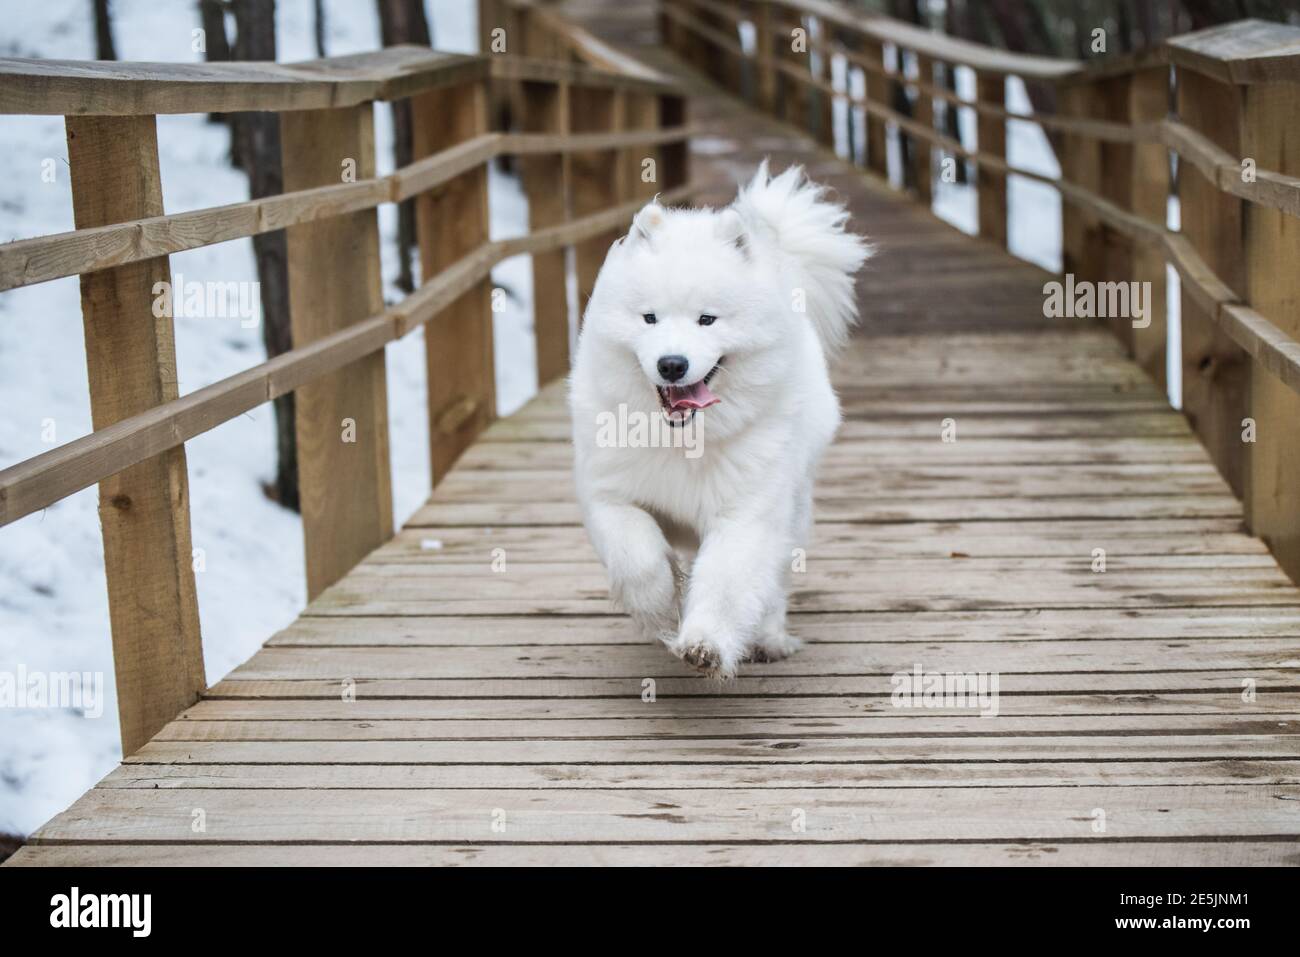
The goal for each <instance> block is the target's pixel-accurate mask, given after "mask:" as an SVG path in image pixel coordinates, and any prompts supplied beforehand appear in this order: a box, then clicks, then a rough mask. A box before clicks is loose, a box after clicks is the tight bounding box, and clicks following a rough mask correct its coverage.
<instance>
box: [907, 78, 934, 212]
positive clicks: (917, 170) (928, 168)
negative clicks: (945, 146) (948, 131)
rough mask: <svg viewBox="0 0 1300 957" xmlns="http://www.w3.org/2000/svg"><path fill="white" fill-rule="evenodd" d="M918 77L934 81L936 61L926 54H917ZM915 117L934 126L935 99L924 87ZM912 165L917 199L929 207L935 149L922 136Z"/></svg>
mask: <svg viewBox="0 0 1300 957" xmlns="http://www.w3.org/2000/svg"><path fill="white" fill-rule="evenodd" d="M916 73H917V78H918V79H919V80H920V81H921V82H922V83H923V84H924V85H925V86H927V87H928V86H930V85H932V84H933V83H934V61H933V60H931V59H930V58H929V57H927V56H925V55H924V54H921V53H918V54H917V55H916ZM912 110H913V113H914V117H913V118H914V119H915V120H916V122H917V123H918V124H919V125H920V126H924V127H928V128H930V129H933V128H934V100H933V99H931V98H930V97H929V95H928V94H926V92H925V90H924V89H918V90H917V95H916V101H915V102H914V103H913V105H912ZM912 150H913V153H912V165H913V173H914V176H915V180H916V200H917V202H919V203H921V204H922V205H923V206H925V207H927V208H928V207H929V205H930V203H931V201H932V199H933V197H934V186H933V181H934V149H933V147H931V145H930V144H929V143H928V142H925V141H923V140H921V139H920V138H914V139H913V140H912Z"/></svg>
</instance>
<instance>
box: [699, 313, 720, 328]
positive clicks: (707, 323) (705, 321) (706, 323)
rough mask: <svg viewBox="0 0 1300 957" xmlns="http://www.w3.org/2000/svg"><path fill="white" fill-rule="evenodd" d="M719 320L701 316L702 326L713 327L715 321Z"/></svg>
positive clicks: (715, 317)
mask: <svg viewBox="0 0 1300 957" xmlns="http://www.w3.org/2000/svg"><path fill="white" fill-rule="evenodd" d="M717 318H718V317H717V316H710V315H703V316H700V325H702V326H711V325H713V320H715V319H717Z"/></svg>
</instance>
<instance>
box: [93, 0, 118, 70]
mask: <svg viewBox="0 0 1300 957" xmlns="http://www.w3.org/2000/svg"><path fill="white" fill-rule="evenodd" d="M95 59H96V60H116V59H117V48H116V47H114V46H113V15H112V14H111V13H110V12H109V9H108V0H95Z"/></svg>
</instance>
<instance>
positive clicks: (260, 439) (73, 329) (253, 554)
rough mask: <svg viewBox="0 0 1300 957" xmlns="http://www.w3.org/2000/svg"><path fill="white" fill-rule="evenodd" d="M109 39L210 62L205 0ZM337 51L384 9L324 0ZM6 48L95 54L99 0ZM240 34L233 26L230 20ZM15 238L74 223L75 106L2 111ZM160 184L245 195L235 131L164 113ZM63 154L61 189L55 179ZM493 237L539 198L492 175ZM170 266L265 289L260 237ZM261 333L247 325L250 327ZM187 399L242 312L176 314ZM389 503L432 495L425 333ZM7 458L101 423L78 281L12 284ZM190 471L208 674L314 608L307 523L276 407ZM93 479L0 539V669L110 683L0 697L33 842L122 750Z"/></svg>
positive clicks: (5, 788)
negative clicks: (93, 410) (289, 485)
mask: <svg viewBox="0 0 1300 957" xmlns="http://www.w3.org/2000/svg"><path fill="white" fill-rule="evenodd" d="M427 8H428V11H429V13H430V16H431V20H430V25H431V27H432V30H433V34H434V40H435V45H436V46H437V47H438V48H439V49H442V50H448V51H452V52H473V51H474V50H475V49H476V46H477V40H476V36H477V24H476V19H475V18H476V13H475V9H476V3H475V0H435V2H430V3H428V4H427ZM113 12H114V35H115V39H116V42H117V53H118V56H119V57H120V58H121V59H123V60H154V61H195V60H200V59H202V53H201V52H196V51H195V50H193V49H192V45H191V44H192V31H194V30H195V29H196V28H197V27H198V26H199V21H198V14H197V5H196V4H194V3H191V2H179V0H172V2H167V3H159V2H157V0H114V4H113ZM325 12H326V28H327V30H326V49H327V50H328V52H329V54H330V55H342V54H347V53H354V52H359V51H364V50H373V49H375V48H377V47H378V46H379V25H378V20H377V16H376V14H375V7H374V4H373V3H363V2H359V0H327V2H326V4H325ZM5 14H6V31H5V35H4V38H0V55H2V56H24V57H46V58H61V59H90V58H92V57H93V56H94V37H93V27H92V24H91V21H90V17H89V4H88V3H87V2H86V0H45V2H43V3H41V4H21V5H20V4H11V5H8V6H7V7H6V11H5ZM276 26H277V34H278V43H279V59H281V60H305V59H311V58H313V57H314V56H315V48H314V40H313V19H312V3H311V0H279V2H278V3H277V24H276ZM232 32H233V27H232ZM375 121H376V123H375V126H376V136H377V139H378V144H377V161H378V165H379V172H380V173H385V172H389V171H391V169H392V167H393V157H392V147H391V143H392V123H391V114H390V111H389V108H388V107H387V106H386V105H380V106H378V107H377V108H376V116H375ZM0 141H2V142H3V143H4V144H5V149H4V151H3V152H2V153H0V215H2V217H3V218H2V219H0V242H3V241H9V240H11V239H18V238H26V237H30V236H40V235H46V234H49V233H55V232H61V231H64V230H69V229H72V228H73V222H72V202H71V194H70V192H69V185H68V167H67V159H66V158H67V150H66V147H65V143H64V131H63V121H62V119H61V118H60V117H11V116H0ZM158 141H159V153H160V164H161V170H162V180H163V194H164V197H165V200H166V208H167V210H168V211H169V212H180V211H183V210H189V209H199V208H203V207H209V206H216V205H220V204H223V203H230V202H238V201H240V200H244V199H247V198H248V185H247V180H246V178H245V177H244V176H243V174H242V173H239V172H238V171H236V170H233V169H232V168H231V167H230V163H229V161H228V153H229V136H228V133H227V131H226V128H225V127H224V126H221V125H216V124H210V123H208V122H207V121H206V118H205V117H203V116H164V117H159V120H158ZM47 159H53V160H54V170H55V181H54V182H53V183H45V182H43V181H42V177H41V172H42V163H43V161H45V160H47ZM490 190H491V203H490V205H491V210H492V222H491V229H492V234H493V237H494V238H500V237H502V236H508V235H518V234H519V233H521V232H523V231H524V230H525V228H526V222H527V203H526V200H525V199H524V196H523V194H522V191H521V190H520V188H519V185H518V183H517V181H516V180H514V179H513V178H511V177H508V176H505V175H503V174H501V173H500V172H499V171H497V170H495V169H493V170H492V171H491V173H490ZM379 221H380V231H381V243H382V253H383V274H384V280H385V297H386V299H387V300H388V301H390V302H393V301H396V300H397V299H399V298H400V297H401V293H400V292H399V291H398V290H397V289H396V288H395V286H394V285H393V281H394V279H395V277H396V275H397V258H396V254H395V239H394V237H395V234H396V209H395V207H392V206H384V207H381V208H380V211H379ZM171 267H172V272H173V276H176V275H177V274H183V275H184V276H185V277H187V279H190V280H194V279H199V280H204V279H208V280H216V281H222V282H226V281H253V280H256V278H257V277H256V266H255V262H254V259H253V252H252V241H251V240H241V241H235V242H229V243H223V244H221V245H217V246H210V247H206V248H204V249H197V250H191V251H189V252H185V253H180V254H178V255H175V256H172V257H171ZM493 281H494V283H495V284H496V285H497V286H499V287H501V288H503V289H505V290H506V292H507V296H506V298H505V308H504V309H503V310H502V311H501V312H499V313H497V314H496V315H495V316H494V329H495V333H496V356H497V391H498V404H499V407H500V410H501V412H502V413H503V414H508V413H509V412H511V411H513V410H514V409H516V408H518V407H519V406H520V405H521V404H523V402H524V401H526V400H527V398H528V397H529V396H530V395H532V394H533V393H534V392H535V391H536V387H537V384H536V376H535V372H534V358H533V357H534V347H533V342H532V304H531V276H530V272H529V269H528V260H527V258H526V257H519V258H517V259H514V260H510V261H508V262H505V263H502V264H501V266H500V267H499V268H498V269H497V270H496V271H494V274H493ZM246 325H248V326H250V327H247V328H246V327H245V326H246ZM175 328H176V350H177V369H178V377H179V380H180V391H181V392H182V393H183V394H184V393H188V392H192V391H194V390H195V389H198V388H201V387H203V386H205V385H208V384H210V383H212V382H215V381H217V380H219V379H223V378H225V377H227V376H229V375H232V374H234V373H236V372H239V371H241V370H243V369H246V368H248V367H250V366H252V365H255V364H257V363H258V362H261V361H263V360H264V359H265V352H264V349H263V347H262V342H261V331H260V329H259V328H257V327H256V326H251V324H247V323H243V324H241V322H240V320H238V319H235V318H231V319H218V318H188V319H180V318H178V319H177V320H176V321H175ZM387 366H388V390H389V418H390V429H391V442H390V445H391V448H392V469H393V496H394V513H395V516H396V518H397V521H398V523H399V524H400V522H401V521H402V520H404V519H405V518H406V517H407V516H408V515H409V514H410V513H411V512H413V511H414V510H415V509H416V508H417V507H418V506H419V505H420V504H421V503H422V502H423V501H424V499H425V497H426V495H427V490H428V487H429V461H428V441H427V409H426V407H425V401H426V399H425V385H424V379H425V373H424V343H423V340H422V335H421V334H420V333H418V332H417V333H414V334H412V335H410V336H408V337H407V338H405V339H403V340H402V341H401V342H398V343H394V344H392V345H390V346H388V348H387ZM0 402H3V404H4V406H5V408H7V409H9V410H10V412H9V414H8V415H6V416H4V417H0V467H3V466H8V465H11V464H13V463H15V462H19V461H22V460H24V459H27V458H30V457H31V456H34V455H37V454H39V453H41V452H44V451H47V450H48V449H49V448H51V447H53V446H54V445H58V444H62V443H65V442H68V441H70V440H72V439H74V438H77V437H79V436H82V435H85V434H87V433H88V432H90V431H91V423H90V401H89V395H88V392H87V386H86V364H85V352H84V345H83V339H82V328H81V309H80V301H79V297H78V285H77V280H76V279H75V278H72V279H63V280H58V281H55V282H49V283H43V284H41V285H38V286H32V287H28V288H24V289H18V290H13V291H10V292H6V293H4V294H0ZM186 451H187V456H188V464H189V477H190V494H191V509H190V514H191V523H192V528H193V540H194V547H195V548H196V549H202V570H201V571H197V572H196V576H195V577H196V580H197V584H198V597H199V613H200V618H201V624H202V632H203V651H204V661H205V665H206V668H207V677H208V681H209V682H213V681H216V680H219V679H220V678H221V677H222V676H224V675H225V674H226V673H228V672H229V671H230V670H231V669H232V668H234V667H235V666H236V665H238V664H240V663H241V662H243V661H245V660H246V659H247V658H248V657H249V656H250V655H251V654H252V653H253V652H254V651H256V650H257V648H258V647H260V646H261V644H262V642H263V641H265V640H266V638H267V637H269V636H270V635H271V634H273V633H274V632H275V631H277V630H278V629H280V628H283V627H284V626H285V625H287V624H288V623H290V622H291V621H292V620H293V619H294V618H295V617H296V616H297V614H298V613H299V612H300V611H301V609H302V607H303V605H304V604H305V601H306V593H305V583H304V578H303V546H302V531H301V524H300V521H299V519H298V517H297V516H296V515H294V514H293V513H291V512H288V511H287V510H285V509H282V508H280V507H279V506H277V505H275V504H274V503H272V502H270V501H269V500H268V499H267V498H266V497H265V496H264V495H263V494H262V491H261V486H262V483H264V482H267V481H269V480H270V479H271V477H272V475H273V473H274V462H275V445H274V434H273V414H272V410H271V406H269V405H263V406H260V407H258V408H256V409H254V410H252V411H251V412H249V413H247V414H246V415H243V416H240V417H238V418H236V419H234V420H233V421H231V422H228V423H225V424H223V425H221V426H219V427H218V428H216V429H213V430H212V431H210V432H208V433H205V434H204V435H202V436H199V437H198V438H195V439H193V440H192V441H190V442H189V443H187V445H186ZM96 502H97V493H96V491H95V489H93V488H92V489H87V490H85V491H82V492H80V493H78V494H76V495H73V496H71V497H70V498H67V499H65V500H63V501H61V502H59V503H57V504H56V505H53V506H51V507H50V508H49V509H47V510H45V512H43V513H41V514H36V515H31V516H28V517H27V518H25V519H22V520H20V521H18V522H16V523H14V524H13V525H10V526H8V527H6V528H5V529H3V530H0V672H9V673H13V672H15V671H16V670H17V668H18V667H19V666H23V667H25V668H26V669H27V670H28V671H29V672H33V671H47V672H50V671H57V672H69V671H76V672H91V673H100V674H102V675H103V680H104V685H105V692H106V695H107V698H106V700H105V701H104V702H103V708H102V716H101V717H98V718H91V717H82V716H80V715H79V714H78V713H76V712H75V711H73V710H71V709H54V708H51V709H17V708H12V707H9V708H0V831H9V832H17V833H21V834H26V833H29V832H30V831H32V830H33V829H34V828H36V827H37V826H39V825H40V824H42V823H43V822H44V821H46V820H47V819H48V818H50V817H51V816H53V815H54V814H55V813H57V812H58V811H60V810H62V809H63V808H64V807H66V806H67V805H68V804H69V803H71V801H72V800H74V799H75V798H76V797H78V796H79V795H80V794H81V793H82V792H84V791H85V790H86V789H87V788H89V787H90V786H92V785H93V784H94V783H95V782H96V781H98V780H99V779H100V778H101V777H103V775H104V774H106V773H107V772H108V771H110V770H111V769H112V768H113V767H114V765H115V764H116V763H117V761H118V760H119V759H120V757H121V752H120V742H119V736H118V727H117V718H116V714H117V703H116V697H115V695H114V692H113V664H112V647H111V639H110V634H109V628H108V600H107V595H106V592H105V587H104V576H103V550H102V544H101V541H100V533H99V521H98V517H97V513H96Z"/></svg>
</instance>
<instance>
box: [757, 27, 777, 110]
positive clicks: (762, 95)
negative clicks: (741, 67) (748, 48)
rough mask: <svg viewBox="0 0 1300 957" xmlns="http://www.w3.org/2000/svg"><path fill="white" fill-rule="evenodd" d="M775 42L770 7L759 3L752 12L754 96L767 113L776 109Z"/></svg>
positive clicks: (760, 107)
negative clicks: (773, 62) (773, 61)
mask: <svg viewBox="0 0 1300 957" xmlns="http://www.w3.org/2000/svg"><path fill="white" fill-rule="evenodd" d="M775 42H776V38H775V37H774V36H773V34H772V7H771V5H770V4H767V3H760V4H759V5H758V9H757V10H755V12H754V71H755V72H754V75H755V77H756V78H757V79H756V81H755V98H756V102H757V104H758V107H759V109H761V110H763V111H764V112H767V113H772V112H774V111H775V110H776V67H775V66H773V64H772V58H773V56H774V55H775V50H774V48H773V44H774V43H775Z"/></svg>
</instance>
